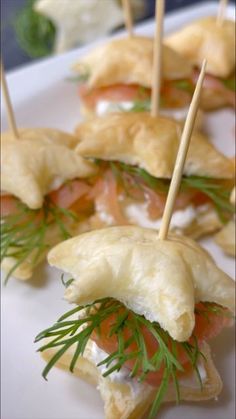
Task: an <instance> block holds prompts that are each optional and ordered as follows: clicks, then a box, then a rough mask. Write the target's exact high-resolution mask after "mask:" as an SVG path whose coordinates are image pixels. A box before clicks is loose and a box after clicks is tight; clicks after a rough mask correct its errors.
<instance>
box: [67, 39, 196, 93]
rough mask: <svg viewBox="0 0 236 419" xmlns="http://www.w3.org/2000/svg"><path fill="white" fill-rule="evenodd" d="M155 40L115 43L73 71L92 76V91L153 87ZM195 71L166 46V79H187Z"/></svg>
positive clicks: (102, 47)
mask: <svg viewBox="0 0 236 419" xmlns="http://www.w3.org/2000/svg"><path fill="white" fill-rule="evenodd" d="M152 62H153V40H152V39H151V38H145V37H141V36H132V37H129V38H122V39H115V40H113V41H111V42H108V43H106V44H105V45H102V46H100V47H98V48H96V49H95V50H93V51H91V52H90V53H89V54H88V55H86V56H85V57H83V58H81V59H80V61H79V62H78V63H76V64H75V65H74V67H73V69H74V70H75V71H78V72H81V73H83V72H85V73H86V72H88V74H89V80H88V86H89V87H91V88H96V87H104V86H110V85H113V84H118V83H122V84H138V85H140V86H145V87H151V86H152ZM191 70H192V67H191V65H190V64H189V63H188V62H186V60H185V59H183V58H182V57H181V56H179V55H178V54H177V53H176V52H175V51H173V50H172V49H170V48H169V47H167V46H163V78H164V79H167V80H176V79H185V78H189V77H190V75H191Z"/></svg>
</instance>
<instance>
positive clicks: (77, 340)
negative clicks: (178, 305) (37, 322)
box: [35, 298, 204, 418]
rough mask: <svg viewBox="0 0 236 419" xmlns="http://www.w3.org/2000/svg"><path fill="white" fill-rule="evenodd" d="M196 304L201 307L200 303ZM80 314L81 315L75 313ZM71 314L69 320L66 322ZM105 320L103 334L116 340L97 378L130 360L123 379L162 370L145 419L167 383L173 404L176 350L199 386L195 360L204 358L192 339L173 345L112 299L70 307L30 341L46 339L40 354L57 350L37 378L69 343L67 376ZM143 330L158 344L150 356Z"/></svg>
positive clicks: (178, 368)
mask: <svg viewBox="0 0 236 419" xmlns="http://www.w3.org/2000/svg"><path fill="white" fill-rule="evenodd" d="M202 304H203V307H204V303H202ZM82 310H84V311H83V314H82V315H81V312H82ZM75 314H78V315H79V316H78V318H76V319H75V318H74V315H75ZM71 316H73V318H72V319H70V320H69V318H71ZM110 316H113V317H112V319H113V318H114V321H113V323H112V324H111V325H110V331H109V334H108V336H109V337H111V338H113V339H114V338H115V339H116V347H117V350H115V352H113V353H111V354H109V355H108V356H107V357H106V358H105V359H104V360H103V361H102V362H100V363H99V364H98V365H97V366H98V367H99V366H102V365H103V366H105V367H106V371H105V372H104V373H103V376H104V377H108V376H109V375H110V374H111V373H113V372H115V371H120V369H121V368H122V367H123V366H125V363H126V362H127V361H129V360H131V359H132V360H133V361H134V366H133V369H132V370H131V371H130V374H129V375H130V377H131V378H136V379H137V380H138V381H139V382H143V381H145V379H146V378H147V376H148V374H149V373H150V372H155V371H159V370H160V369H161V370H163V377H162V380H161V383H160V385H159V387H158V390H157V394H156V397H155V400H154V402H153V405H152V408H151V411H150V415H149V418H153V417H155V415H156V413H157V411H158V409H159V407H160V405H161V403H162V401H163V398H164V396H165V393H166V391H167V388H168V384H169V382H170V381H173V383H174V386H175V390H176V400H177V402H178V401H179V399H180V396H179V393H180V391H179V382H178V374H177V372H180V371H184V367H183V366H182V365H181V363H180V362H179V361H178V348H181V350H182V351H183V352H184V353H185V355H186V357H187V359H188V362H189V363H190V364H191V366H192V368H193V370H194V371H195V373H196V377H197V379H198V380H199V385H200V386H202V382H201V376H200V372H199V370H198V362H199V360H200V358H202V357H203V358H204V355H203V354H202V353H201V351H200V348H199V346H198V341H197V338H196V337H195V336H193V339H192V341H193V343H190V342H176V341H174V340H173V339H172V338H171V337H170V336H169V334H168V333H167V332H166V331H164V330H163V329H162V328H161V327H160V325H159V324H158V323H157V322H153V323H151V322H150V321H148V320H146V319H145V317H144V316H141V315H139V314H136V313H134V312H132V311H130V310H128V309H127V308H126V307H125V306H124V305H123V304H122V303H120V302H119V301H117V300H114V299H112V298H103V299H100V300H96V301H95V302H94V303H92V304H87V305H85V306H77V307H75V308H74V309H72V310H70V311H68V312H67V313H65V314H64V315H63V316H62V317H60V318H59V320H58V321H57V323H56V324H54V325H53V326H52V327H50V328H48V329H46V330H44V331H43V332H41V333H40V334H39V335H38V336H37V337H36V339H35V342H38V341H40V340H42V339H45V338H47V339H50V338H51V340H50V342H48V343H46V344H44V345H43V346H42V347H40V348H39V349H38V350H39V351H40V352H43V351H44V350H47V349H50V348H58V351H57V352H56V354H55V355H54V356H53V357H52V358H51V360H50V361H49V362H48V364H47V366H46V367H45V369H44V370H43V373H42V375H43V377H44V378H45V379H47V375H48V373H49V371H50V370H51V369H52V367H53V366H54V365H55V363H56V362H57V361H58V360H59V359H60V358H61V356H62V355H63V354H64V353H65V352H66V351H67V350H68V349H69V348H70V347H71V346H72V345H75V351H74V355H73V357H72V360H71V363H70V366H69V369H70V371H71V372H73V371H74V368H75V365H76V362H77V360H78V357H80V356H83V354H84V351H85V348H86V345H87V343H88V340H89V339H90V338H91V336H92V334H93V333H96V334H97V335H98V336H100V333H101V324H102V322H103V321H105V320H106V319H109V318H110ZM143 328H146V329H147V330H148V331H149V333H150V334H151V335H152V337H153V338H154V339H155V340H156V342H157V344H158V345H157V347H158V349H157V351H156V352H155V353H154V354H153V355H152V356H149V355H148V353H149V352H148V348H147V346H146V342H145V339H144V337H143V332H142V330H143ZM125 331H126V333H125ZM127 331H128V334H127ZM127 335H128V337H127Z"/></svg>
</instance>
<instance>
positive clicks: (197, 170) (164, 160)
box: [75, 112, 234, 179]
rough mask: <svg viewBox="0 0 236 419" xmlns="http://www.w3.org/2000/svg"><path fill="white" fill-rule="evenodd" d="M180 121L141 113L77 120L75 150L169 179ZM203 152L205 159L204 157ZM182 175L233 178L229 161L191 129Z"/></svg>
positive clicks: (179, 136)
mask: <svg viewBox="0 0 236 419" xmlns="http://www.w3.org/2000/svg"><path fill="white" fill-rule="evenodd" d="M181 131H182V127H181V124H180V123H178V122H176V121H174V120H172V119H169V118H164V117H158V118H153V117H151V116H150V114H148V113H146V112H143V113H138V114H137V113H132V112H130V113H125V114H124V113H123V114H121V113H120V114H119V113H115V114H111V115H107V116H104V117H103V118H98V117H94V118H91V119H90V120H88V121H86V122H84V123H82V124H80V125H79V126H78V127H77V128H76V130H75V135H76V136H77V139H78V145H77V147H76V151H77V152H78V154H80V155H81V156H83V157H90V158H100V159H103V160H117V161H121V162H124V163H127V164H131V165H137V166H139V167H141V168H143V169H145V170H146V171H147V172H149V173H150V174H151V175H153V176H155V177H161V178H168V179H170V178H171V176H172V173H173V169H174V165H175V160H176V156H177V152H178V148H179V143H180V138H181ZM206 156H207V159H206ZM184 175H187V176H191V175H197V176H206V177H212V178H226V179H227V178H233V176H234V169H233V164H232V162H231V161H230V159H228V158H227V157H225V156H223V154H221V153H220V152H219V151H217V150H216V149H215V147H214V146H213V145H212V144H211V143H209V142H208V141H206V137H205V136H204V135H203V134H200V133H199V132H196V131H194V133H193V134H192V141H191V143H190V147H189V152H188V155H187V159H186V164H185V168H184Z"/></svg>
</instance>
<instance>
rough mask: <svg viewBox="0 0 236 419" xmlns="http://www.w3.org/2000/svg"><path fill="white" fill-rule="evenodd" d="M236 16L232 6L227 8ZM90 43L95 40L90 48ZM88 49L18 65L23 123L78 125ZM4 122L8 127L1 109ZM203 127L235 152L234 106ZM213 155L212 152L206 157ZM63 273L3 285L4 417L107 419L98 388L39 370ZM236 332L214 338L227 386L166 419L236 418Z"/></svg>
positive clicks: (222, 261)
mask: <svg viewBox="0 0 236 419" xmlns="http://www.w3.org/2000/svg"><path fill="white" fill-rule="evenodd" d="M228 11H229V15H230V16H233V13H234V12H233V8H232V7H230V8H229V9H228ZM215 12H216V4H214V3H212V2H211V3H205V4H204V5H203V4H202V5H201V6H197V7H192V8H191V9H186V10H185V11H180V12H178V13H175V14H172V15H169V16H168V17H167V18H166V21H165V28H166V29H167V30H168V31H170V30H174V29H176V28H177V27H179V26H181V25H182V24H184V23H186V22H188V21H190V20H191V19H194V18H197V17H200V16H204V15H209V14H214V13H215ZM138 32H139V33H143V34H152V32H153V24H152V23H148V24H144V25H141V26H140V27H139V29H138ZM90 48H91V47H90ZM84 51H86V48H84V49H81V50H80V51H72V52H70V53H67V54H65V55H61V56H58V57H54V58H50V59H47V60H44V61H42V62H39V63H37V64H32V65H30V66H28V67H25V68H22V69H20V70H17V71H14V72H12V73H11V74H10V75H9V77H8V81H9V86H10V90H11V96H12V99H13V102H14V107H15V112H16V117H17V121H18V125H19V126H48V127H56V128H62V129H66V130H68V131H71V132H72V131H73V128H74V126H75V125H76V124H77V123H78V121H79V103H78V97H77V91H76V86H75V85H74V84H71V83H68V82H66V81H65V78H66V77H67V76H68V74H69V67H70V65H71V64H72V63H73V62H74V61H75V59H76V58H77V57H78V56H79V55H80V54H83V53H84ZM2 122H3V124H2V129H5V128H6V119H5V115H4V113H3V120H2ZM205 127H206V129H207V130H208V131H210V132H211V134H212V135H213V136H214V141H215V142H216V144H217V145H218V147H219V148H221V149H222V150H223V151H224V152H225V153H226V154H227V155H233V154H234V153H235V150H234V131H233V130H234V121H233V113H232V112H230V111H221V112H219V113H217V114H216V115H213V114H212V115H211V116H210V117H207V118H206V123H205ZM206 158H207V156H206ZM203 244H204V246H206V247H207V248H208V249H209V250H210V252H211V253H212V254H213V256H214V257H215V259H216V261H217V263H218V264H219V266H220V267H221V268H222V269H223V270H225V271H226V272H227V273H229V274H230V275H231V276H232V275H234V263H233V261H232V259H230V258H227V257H225V256H224V255H223V253H222V252H221V250H220V249H219V248H217V246H216V245H214V243H213V242H212V240H211V239H207V240H204V241H203ZM62 295H63V286H62V284H61V281H60V273H59V272H57V271H55V270H52V269H50V268H46V267H45V266H43V267H41V268H39V269H38V271H37V272H36V275H35V278H34V280H33V281H32V282H29V283H21V282H19V281H16V280H14V279H11V280H10V281H9V283H8V285H7V287H3V289H2V368H1V374H2V415H1V417H2V419H102V418H103V417H104V416H103V404H102V402H101V400H100V397H99V394H98V392H96V390H95V389H94V388H91V387H90V386H89V385H87V384H86V383H84V382H82V381H80V380H79V379H77V378H76V377H74V376H73V375H71V374H67V373H65V372H63V371H60V370H57V369H54V370H53V371H52V372H51V373H50V374H49V380H48V382H46V381H44V380H43V379H42V377H41V371H42V369H43V367H44V362H43V361H42V360H41V358H40V356H39V354H38V353H36V348H37V347H36V345H34V344H33V340H34V337H35V335H36V334H37V333H38V332H39V331H41V330H42V329H44V328H46V327H48V326H50V325H51V324H52V323H53V322H54V321H55V320H56V319H57V318H58V317H59V315H60V314H61V313H63V312H64V311H66V310H68V304H66V303H65V302H64V301H63V300H62ZM233 342H234V336H233V332H232V329H231V330H225V331H224V332H223V333H222V334H221V335H220V336H219V337H218V338H217V339H215V340H214V341H212V344H211V347H212V350H213V353H214V359H215V363H216V365H217V368H218V370H219V372H220V374H221V376H222V379H223V382H224V389H223V392H222V394H221V395H220V398H219V400H218V401H211V402H205V403H201V404H191V403H186V404H182V405H180V406H178V407H176V406H175V405H172V406H165V407H163V408H162V410H161V413H160V416H159V417H161V418H162V419H178V418H182V419H210V418H214V419H222V418H224V419H233V418H234V370H235V368H234V348H233Z"/></svg>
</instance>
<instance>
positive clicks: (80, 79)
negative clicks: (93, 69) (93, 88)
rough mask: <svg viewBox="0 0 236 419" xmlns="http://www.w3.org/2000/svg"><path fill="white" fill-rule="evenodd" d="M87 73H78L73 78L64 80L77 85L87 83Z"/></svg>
mask: <svg viewBox="0 0 236 419" xmlns="http://www.w3.org/2000/svg"><path fill="white" fill-rule="evenodd" d="M89 76H90V75H89V72H88V71H86V72H83V73H78V74H76V75H75V76H69V77H67V78H66V80H67V81H70V82H73V83H79V84H83V83H85V82H86V81H88V79H89Z"/></svg>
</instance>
